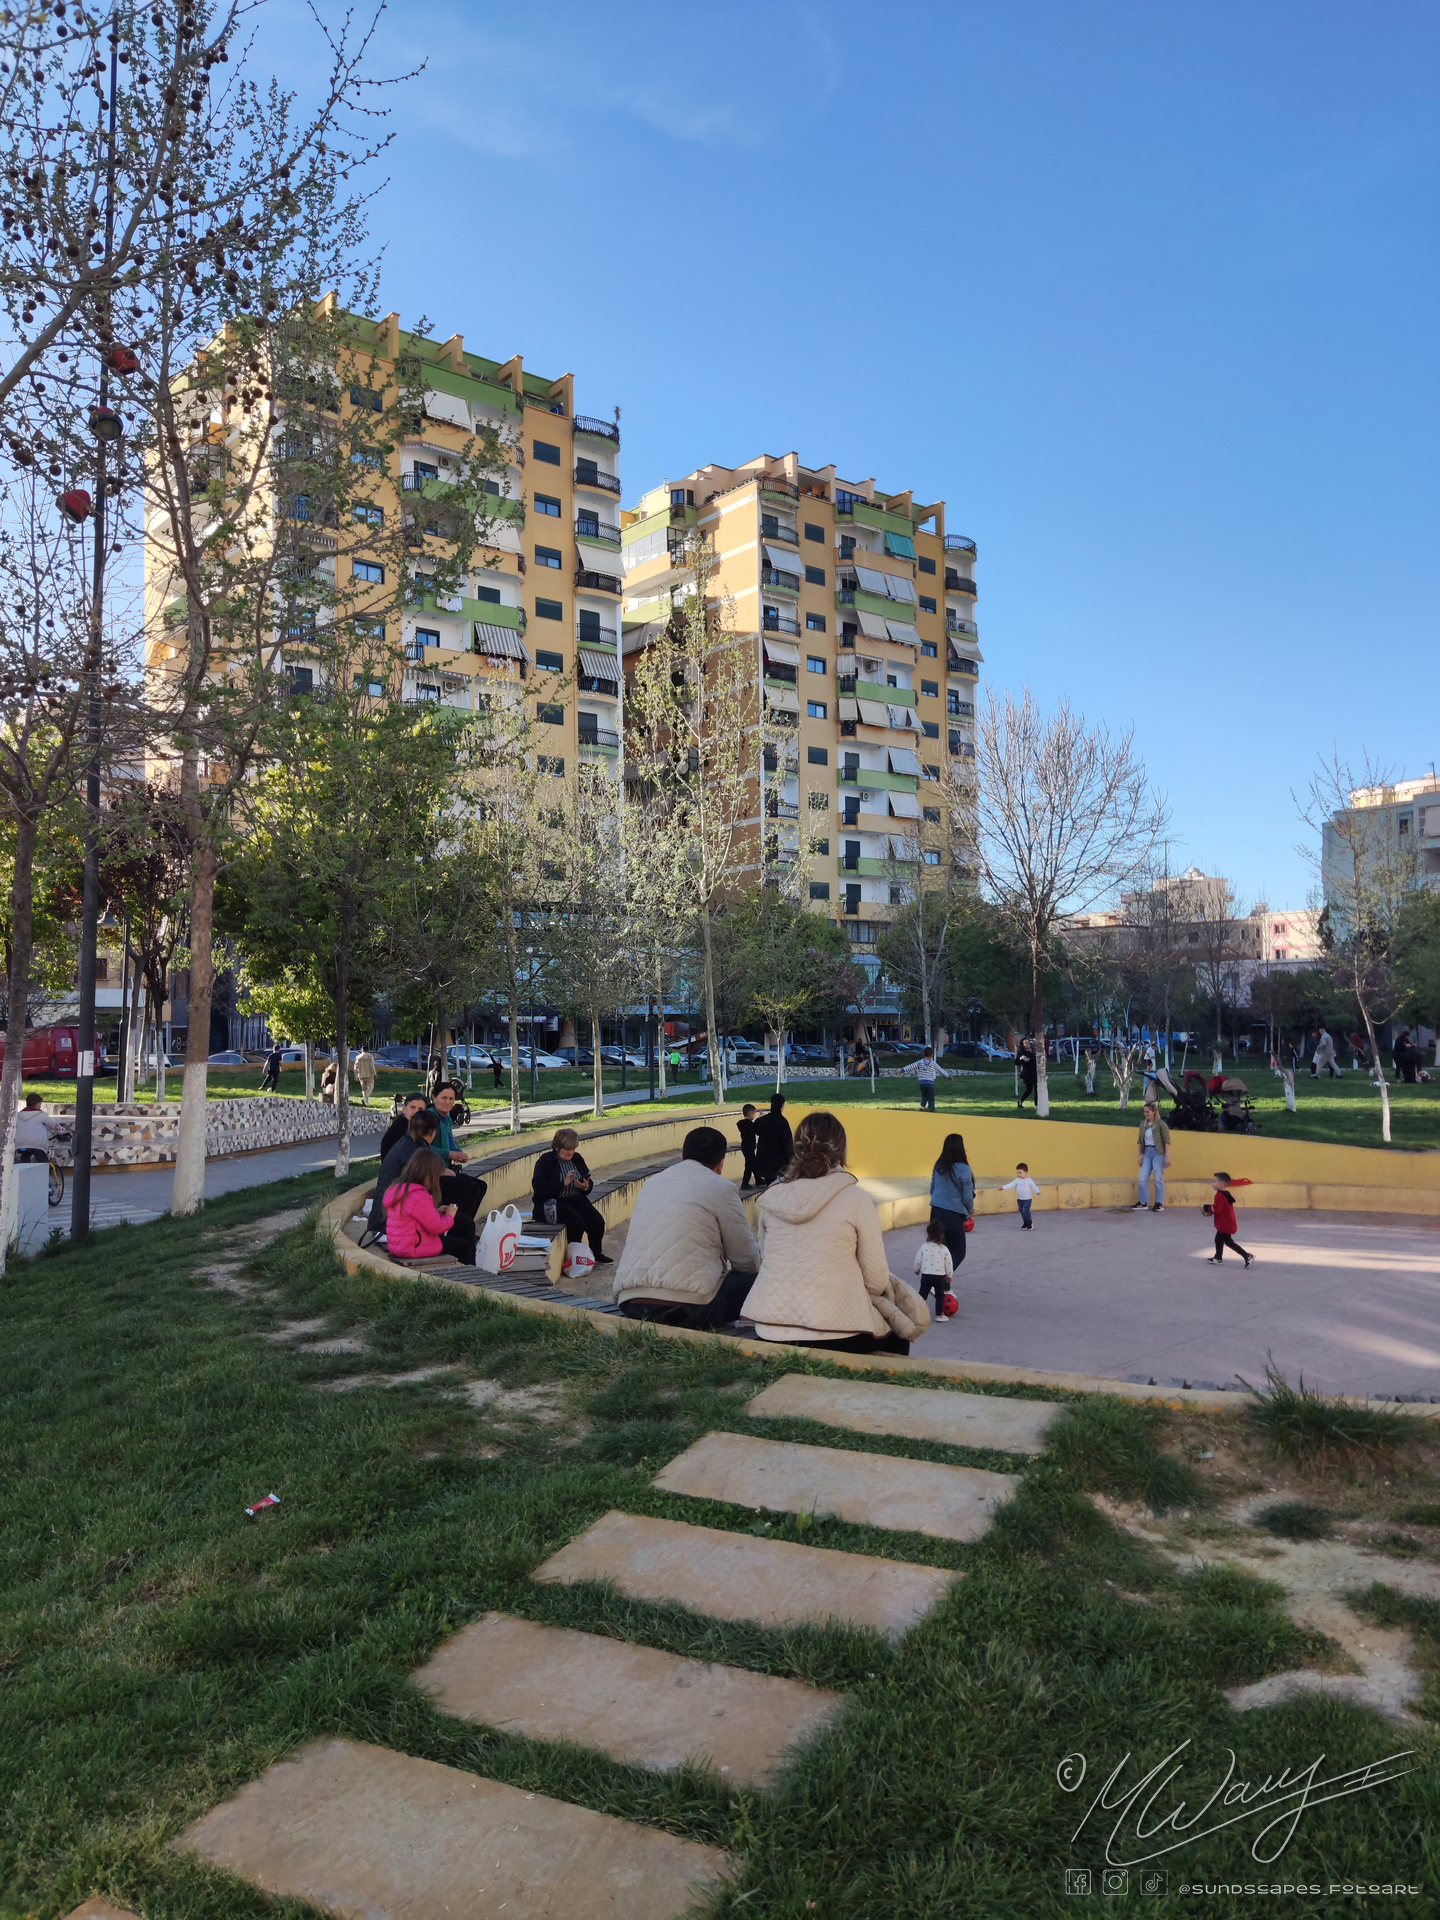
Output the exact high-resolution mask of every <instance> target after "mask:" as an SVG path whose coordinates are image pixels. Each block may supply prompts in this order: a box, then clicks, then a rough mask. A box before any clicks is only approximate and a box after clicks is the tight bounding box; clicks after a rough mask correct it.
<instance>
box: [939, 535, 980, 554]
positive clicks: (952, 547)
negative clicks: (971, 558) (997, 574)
mask: <svg viewBox="0 0 1440 1920" xmlns="http://www.w3.org/2000/svg"><path fill="white" fill-rule="evenodd" d="M945 551H946V553H970V554H973V553H974V551H975V542H974V541H973V540H971V539H970V538H969V537H968V535H966V534H963V533H947V534H946V536H945Z"/></svg>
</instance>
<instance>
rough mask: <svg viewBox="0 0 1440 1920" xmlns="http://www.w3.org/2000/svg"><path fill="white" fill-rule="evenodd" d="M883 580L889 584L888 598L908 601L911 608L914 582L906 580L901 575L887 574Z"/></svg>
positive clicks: (913, 597) (913, 602)
mask: <svg viewBox="0 0 1440 1920" xmlns="http://www.w3.org/2000/svg"><path fill="white" fill-rule="evenodd" d="M885 578H886V580H887V581H888V582H889V586H890V598H891V599H892V600H908V601H909V602H910V604H911V606H912V607H913V606H914V604H915V582H914V581H913V580H908V579H907V578H906V577H905V575H904V574H903V573H887V574H886V576H885Z"/></svg>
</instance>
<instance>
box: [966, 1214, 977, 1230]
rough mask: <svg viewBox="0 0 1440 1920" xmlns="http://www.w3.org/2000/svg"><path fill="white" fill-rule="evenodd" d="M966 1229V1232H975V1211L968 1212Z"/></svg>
mask: <svg viewBox="0 0 1440 1920" xmlns="http://www.w3.org/2000/svg"><path fill="white" fill-rule="evenodd" d="M965 1231H966V1233H974V1231H975V1216H974V1214H973V1213H967V1214H966V1216H965Z"/></svg>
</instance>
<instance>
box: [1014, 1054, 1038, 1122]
mask: <svg viewBox="0 0 1440 1920" xmlns="http://www.w3.org/2000/svg"><path fill="white" fill-rule="evenodd" d="M1015 1064H1016V1066H1017V1067H1019V1069H1020V1098H1019V1100H1018V1101H1017V1102H1016V1105H1017V1106H1019V1107H1022V1108H1023V1107H1024V1105H1025V1102H1026V1101H1027V1100H1033V1099H1034V1098H1035V1082H1036V1080H1037V1078H1038V1075H1037V1072H1036V1068H1035V1049H1034V1047H1033V1046H1032V1045H1031V1044H1030V1042H1029V1041H1028V1040H1023V1039H1022V1040H1021V1042H1020V1044H1019V1046H1018V1047H1016V1049H1015Z"/></svg>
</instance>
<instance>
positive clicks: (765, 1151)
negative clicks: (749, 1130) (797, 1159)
mask: <svg viewBox="0 0 1440 1920" xmlns="http://www.w3.org/2000/svg"><path fill="white" fill-rule="evenodd" d="M794 1151H795V1136H794V1134H793V1133H791V1131H790V1122H789V1121H788V1120H787V1119H786V1118H785V1096H784V1094H783V1093H772V1094H771V1096H770V1111H769V1112H768V1113H766V1114H762V1115H761V1117H760V1118H759V1119H758V1120H757V1121H756V1122H755V1178H756V1180H757V1181H758V1182H759V1183H760V1185H761V1186H762V1187H768V1186H769V1185H770V1183H771V1181H772V1180H778V1179H779V1178H780V1176H781V1174H782V1173H783V1172H784V1171H785V1169H786V1167H788V1166H789V1164H790V1158H791V1155H792V1154H793V1153H794Z"/></svg>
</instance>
